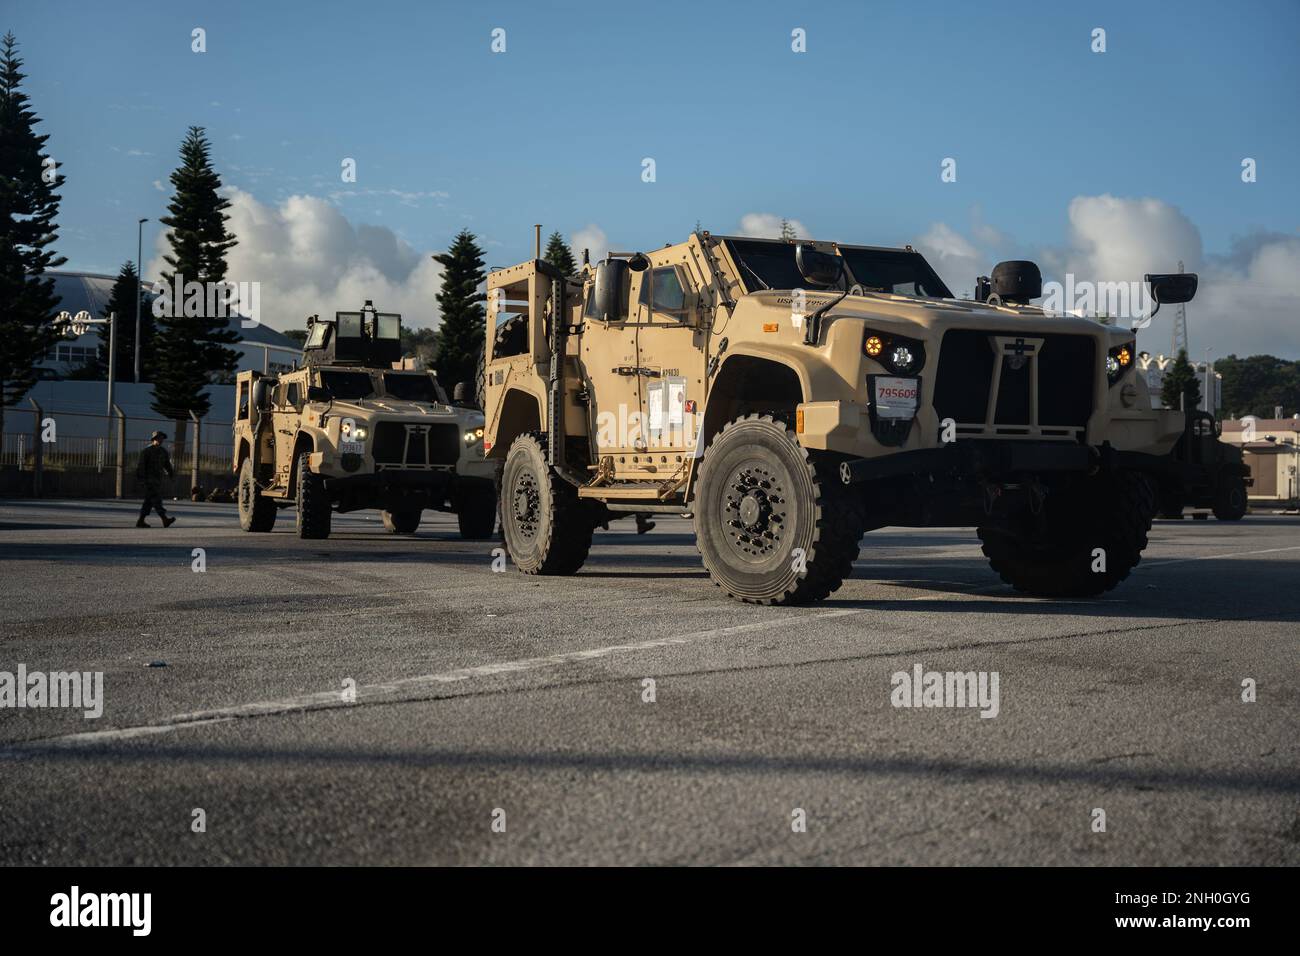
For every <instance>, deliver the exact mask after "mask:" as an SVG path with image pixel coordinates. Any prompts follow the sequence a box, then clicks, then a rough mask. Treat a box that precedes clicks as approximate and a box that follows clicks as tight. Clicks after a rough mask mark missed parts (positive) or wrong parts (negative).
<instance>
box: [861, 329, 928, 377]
mask: <svg viewBox="0 0 1300 956" xmlns="http://www.w3.org/2000/svg"><path fill="white" fill-rule="evenodd" d="M862 351H863V353H864V354H865V355H866V356H867V357H868V358H871V359H875V360H876V361H877V362H879V363H880V364H881V365H883V366H884V367H885V368H887V369H889V371H891V372H893V373H894V374H895V375H913V374H915V373H916V372H919V371H920V370H921V366H923V365H924V364H925V345H924V344H922V343H921V342H918V341H917V340H916V339H909V338H907V337H906V336H902V335H892V334H890V333H888V332H873V331H871V330H870V329H868V330H867V333H866V338H864V339H863V340H862Z"/></svg>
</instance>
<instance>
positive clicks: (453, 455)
mask: <svg viewBox="0 0 1300 956" xmlns="http://www.w3.org/2000/svg"><path fill="white" fill-rule="evenodd" d="M425 428H427V429H428V430H429V435H428V438H429V443H428V448H429V450H428V453H427V455H426V453H425V441H424V439H425V436H424V434H423V429H425ZM409 438H410V440H409V442H408V440H407V439H408V431H407V426H406V424H405V423H404V422H380V423H379V424H378V425H377V426H376V427H375V440H374V445H373V446H372V448H373V453H374V456H375V462H376V463H377V464H380V465H400V464H402V463H403V461H405V463H406V464H407V465H408V466H409V465H416V466H428V465H454V464H456V460H457V459H458V458H459V457H460V442H461V437H460V427H459V426H458V425H413V426H411V430H410V432H409Z"/></svg>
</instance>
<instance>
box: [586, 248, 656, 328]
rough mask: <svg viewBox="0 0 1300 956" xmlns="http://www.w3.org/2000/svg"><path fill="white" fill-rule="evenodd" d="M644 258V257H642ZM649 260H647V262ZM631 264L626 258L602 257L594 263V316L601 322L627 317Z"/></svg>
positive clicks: (617, 320) (615, 320)
mask: <svg viewBox="0 0 1300 956" xmlns="http://www.w3.org/2000/svg"><path fill="white" fill-rule="evenodd" d="M642 258H644V257H642ZM648 262H649V260H647V264H648ZM630 271H631V264H630V263H629V262H628V260H626V259H602V260H601V261H600V262H599V263H597V264H596V285H595V288H594V289H593V290H592V297H593V298H594V299H595V305H596V314H595V318H596V319H598V320H599V321H601V322H621V321H622V320H623V319H625V318H627V288H628V282H629V279H630V275H629V273H630Z"/></svg>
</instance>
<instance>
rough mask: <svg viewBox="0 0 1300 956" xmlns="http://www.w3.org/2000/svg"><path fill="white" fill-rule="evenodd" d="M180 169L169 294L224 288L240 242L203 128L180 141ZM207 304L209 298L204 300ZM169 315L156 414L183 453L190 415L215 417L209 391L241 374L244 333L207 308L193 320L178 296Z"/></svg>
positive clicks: (171, 223) (171, 221)
mask: <svg viewBox="0 0 1300 956" xmlns="http://www.w3.org/2000/svg"><path fill="white" fill-rule="evenodd" d="M180 153H181V164H180V166H178V167H177V168H176V170H175V171H174V172H173V173H172V174H171V184H172V186H173V188H174V189H175V190H176V192H175V195H173V196H172V201H171V203H170V204H169V205H168V207H167V211H168V213H169V215H167V216H164V217H163V218H162V219H160V220H159V221H160V222H161V223H162V224H163V225H164V226H166V227H168V229H169V232H168V234H167V239H168V242H169V243H170V244H171V253H170V254H169V255H167V256H164V257H163V258H164V261H165V262H166V263H167V267H168V271H166V272H164V273H163V276H162V278H163V283H164V285H165V286H166V289H164V290H162V292H163V295H164V296H167V295H168V293H167V289H173V290H174V286H173V283H174V280H175V279H176V277H178V276H179V277H182V279H183V281H184V282H185V283H187V284H188V283H190V282H198V283H201V284H203V285H204V287H205V288H207V287H208V286H207V284H208V283H216V282H223V281H225V278H226V251H227V250H228V249H229V248H230V247H231V246H233V245H234V244H235V243H236V241H237V240H236V239H235V238H234V237H233V236H231V234H230V233H229V232H227V231H226V221H227V220H228V219H229V218H230V217H229V216H227V215H226V214H225V210H226V209H227V208H229V206H230V201H229V200H227V199H223V198H222V197H221V196H220V194H219V192H218V191H219V190H220V188H221V178H220V177H219V176H218V175H217V173H216V171H215V170H214V169H213V168H212V161H211V145H210V144H209V143H208V139H207V137H206V136H205V135H204V131H203V128H202V127H201V126H191V127H190V129H189V132H188V133H187V134H186V136H185V140H184V142H182V143H181V150H180ZM204 299H205V301H206V300H207V299H208V296H206V295H205V296H204ZM165 304H166V306H167V307H166V309H165V311H164V314H163V315H161V316H159V319H158V332H157V336H156V343H157V344H156V348H155V350H154V351H155V361H156V363H157V366H156V372H155V375H154V388H153V395H154V398H153V403H152V407H153V410H154V411H156V412H157V413H158V414H160V415H165V416H167V417H170V418H173V419H175V421H176V447H177V449H178V451H179V450H180V449H182V448H183V447H184V441H185V425H186V422H188V420H189V413H190V412H194V413H195V414H196V415H198V416H199V417H200V418H201V417H203V416H204V415H206V414H207V413H208V411H209V407H210V402H209V400H208V396H207V395H206V394H205V393H204V388H205V387H206V386H207V385H208V384H209V382H210V381H212V380H213V379H214V378H217V379H219V378H221V377H224V376H228V375H229V374H230V373H231V372H233V371H234V370H235V368H236V367H237V364H238V361H239V352H237V351H235V350H234V349H231V348H227V346H230V345H234V344H236V343H237V342H238V341H239V334H238V332H236V331H235V328H234V327H232V322H231V320H230V319H229V318H228V317H222V316H219V315H208V314H206V313H207V311H208V310H207V308H206V306H205V307H204V308H200V309H198V310H197V311H199V312H200V313H202V314H200V315H196V316H194V315H190V316H187V315H186V314H185V312H186V311H187V310H186V308H185V305H186V302H185V300H184V298H179V299H178V298H177V297H176V296H175V295H171V296H170V297H169V298H168V299H167V300H166V302H165Z"/></svg>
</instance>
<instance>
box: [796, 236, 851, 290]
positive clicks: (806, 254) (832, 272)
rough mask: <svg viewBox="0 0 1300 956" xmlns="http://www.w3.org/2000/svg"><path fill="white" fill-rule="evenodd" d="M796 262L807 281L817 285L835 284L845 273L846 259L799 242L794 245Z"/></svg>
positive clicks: (800, 273)
mask: <svg viewBox="0 0 1300 956" xmlns="http://www.w3.org/2000/svg"><path fill="white" fill-rule="evenodd" d="M794 262H795V265H797V266H798V267H799V275H801V276H803V279H804V281H805V282H807V283H808V284H809V285H815V286H823V287H825V286H833V285H835V284H836V283H837V282H839V281H840V276H842V275H843V274H844V260H843V259H841V258H840V257H839V256H837V255H833V254H832V253H829V252H821V251H819V250H817V249H814V248H813V247H812V246H809V245H805V244H804V243H802V242H801V243H799V244H797V245H796V246H795V247H794Z"/></svg>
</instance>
